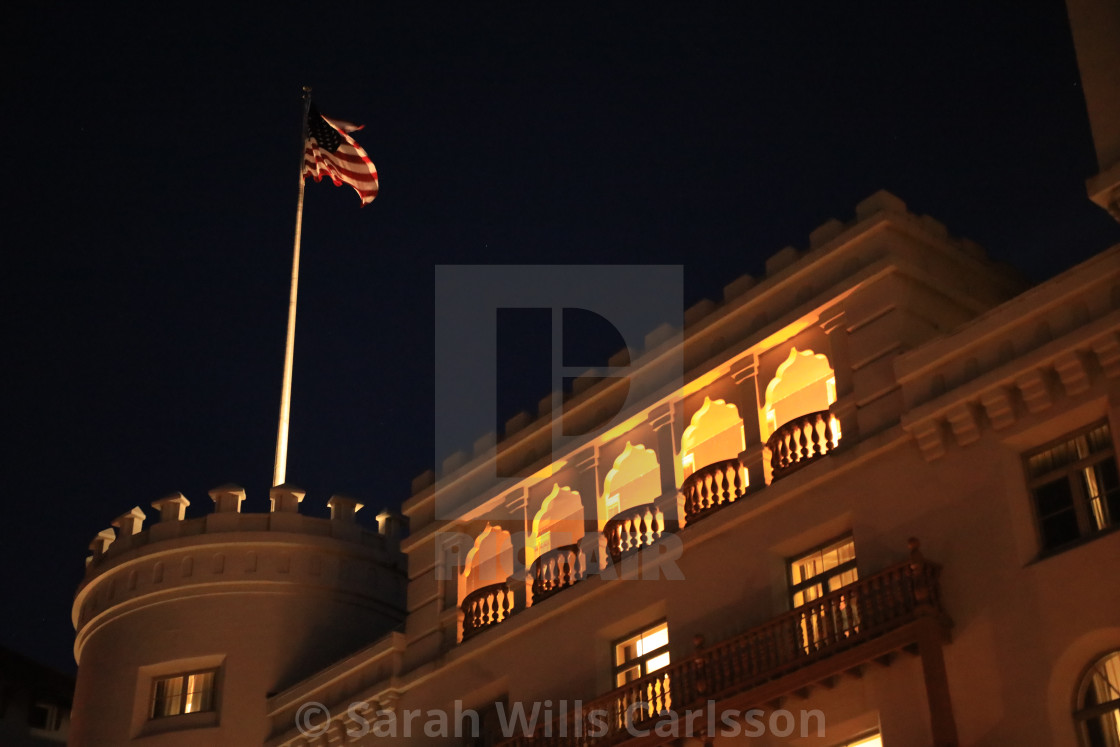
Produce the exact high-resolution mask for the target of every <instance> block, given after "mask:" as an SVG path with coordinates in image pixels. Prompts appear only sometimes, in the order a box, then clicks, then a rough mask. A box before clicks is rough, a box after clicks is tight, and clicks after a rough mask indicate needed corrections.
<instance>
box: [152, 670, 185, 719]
mask: <svg viewBox="0 0 1120 747" xmlns="http://www.w3.org/2000/svg"><path fill="white" fill-rule="evenodd" d="M182 707H183V678H182V677H165V678H164V679H161V680H156V687H155V695H154V698H153V703H152V717H153V718H158V717H160V716H177V715H179V714H180V713H182Z"/></svg>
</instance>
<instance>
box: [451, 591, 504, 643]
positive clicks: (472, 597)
mask: <svg viewBox="0 0 1120 747" xmlns="http://www.w3.org/2000/svg"><path fill="white" fill-rule="evenodd" d="M460 609H461V610H462V611H463V640H464V641H466V640H467V639H468V638H470V637H471V636H473V635H477V634H478V633H481V632H482V631H484V630H486V629H487V628H490V627H493V626H495V625H497V624H498V623H500V622H502V621H503V620H506V619H508V618H509V616H510V615H512V614H513V613H514V612H515V611H516V610H515V607H514V599H513V590H512V589H510V588H509V586H508V585H507V584H506V583H505V582H502V583H498V584H490V585H489V586H483V587H482V588H481V589H475V590H474V591H472V592H471V593H470V594H468V595H467V596H466V597H465V598H464V599H463V604H462V605H460Z"/></svg>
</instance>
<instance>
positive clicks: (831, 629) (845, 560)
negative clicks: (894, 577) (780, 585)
mask: <svg viewBox="0 0 1120 747" xmlns="http://www.w3.org/2000/svg"><path fill="white" fill-rule="evenodd" d="M858 578H859V573H858V572H857V570H856V546H855V542H853V540H852V538H851V537H841V538H840V539H838V540H834V541H832V542H829V543H828V544H827V545H824V546H823V547H819V548H817V549H816V550H813V551H812V552H809V553H806V554H804V555H801V556H798V557H796V558H793V559H791V560H790V561H789V590H790V602H791V605H792V607H793V608H794V609H798V608H801V607H806V609H805V611H804V613H803V614H802V616H801V623H800V626H801V646H802V648H803V649H804V650H805V652H806V653H809V652H812V651H815V650H817V649H819V648H822V647H823V646H826V645H828V644H829V643H832V642H834V641H835V640H837V639H839V638H847V637H848V636H850V635H851V634H852V633H854V632H856V631H858V630H859V611H858V610H857V608H856V606H855V603H854V600H853V599H852V598H850V596H849V595H845V594H841V595H840V596H839V597H838V598H833V599H831V600H830V601H828V602H826V603H822V604H819V605H813V603H814V602H816V600H818V599H820V598H821V597H823V596H825V595H827V594H830V593H832V592H834V591H837V590H839V589H840V588H841V587H844V586H847V585H848V584H851V583H854V582H855V581H856V580H858ZM807 605H812V606H808V607H807Z"/></svg>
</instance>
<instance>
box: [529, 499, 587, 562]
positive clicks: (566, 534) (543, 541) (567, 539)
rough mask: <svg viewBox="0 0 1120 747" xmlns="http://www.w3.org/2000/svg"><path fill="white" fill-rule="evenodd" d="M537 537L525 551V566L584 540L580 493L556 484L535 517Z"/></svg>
mask: <svg viewBox="0 0 1120 747" xmlns="http://www.w3.org/2000/svg"><path fill="white" fill-rule="evenodd" d="M532 529H533V536H532V538H531V540H530V542H529V543H528V544H527V545H526V547H525V555H526V557H525V565H526V567H528V566H531V565H532V564H533V561H534V560H536V559H537V558H539V557H540V556H541V555H544V554H545V553H546V552H548V551H549V550H553V549H555V548H557V547H563V546H565V545H571V544H573V543H575V542H578V541H579V540H580V539H582V538H583V501H582V500H581V499H580V496H579V493H578V492H576V491H574V490H572V489H571V488H569V487H561V486H560V483H554V484H553V486H552V492H550V493H549V494H548V496H547V497H546V498H545V499H544V502H543V503H542V504H541V509H540V511H538V512H537V515H536V516H535V517H533V527H532Z"/></svg>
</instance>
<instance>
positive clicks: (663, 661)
mask: <svg viewBox="0 0 1120 747" xmlns="http://www.w3.org/2000/svg"><path fill="white" fill-rule="evenodd" d="M667 666H669V652H668V651H666V652H665V653H663V654H658V655H657V656H654V657H653V658H652V659H650V660H649V661H647V662H646V674H649V673H650V672H656V671H657V670H658V669H663V668H665V667H667Z"/></svg>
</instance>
